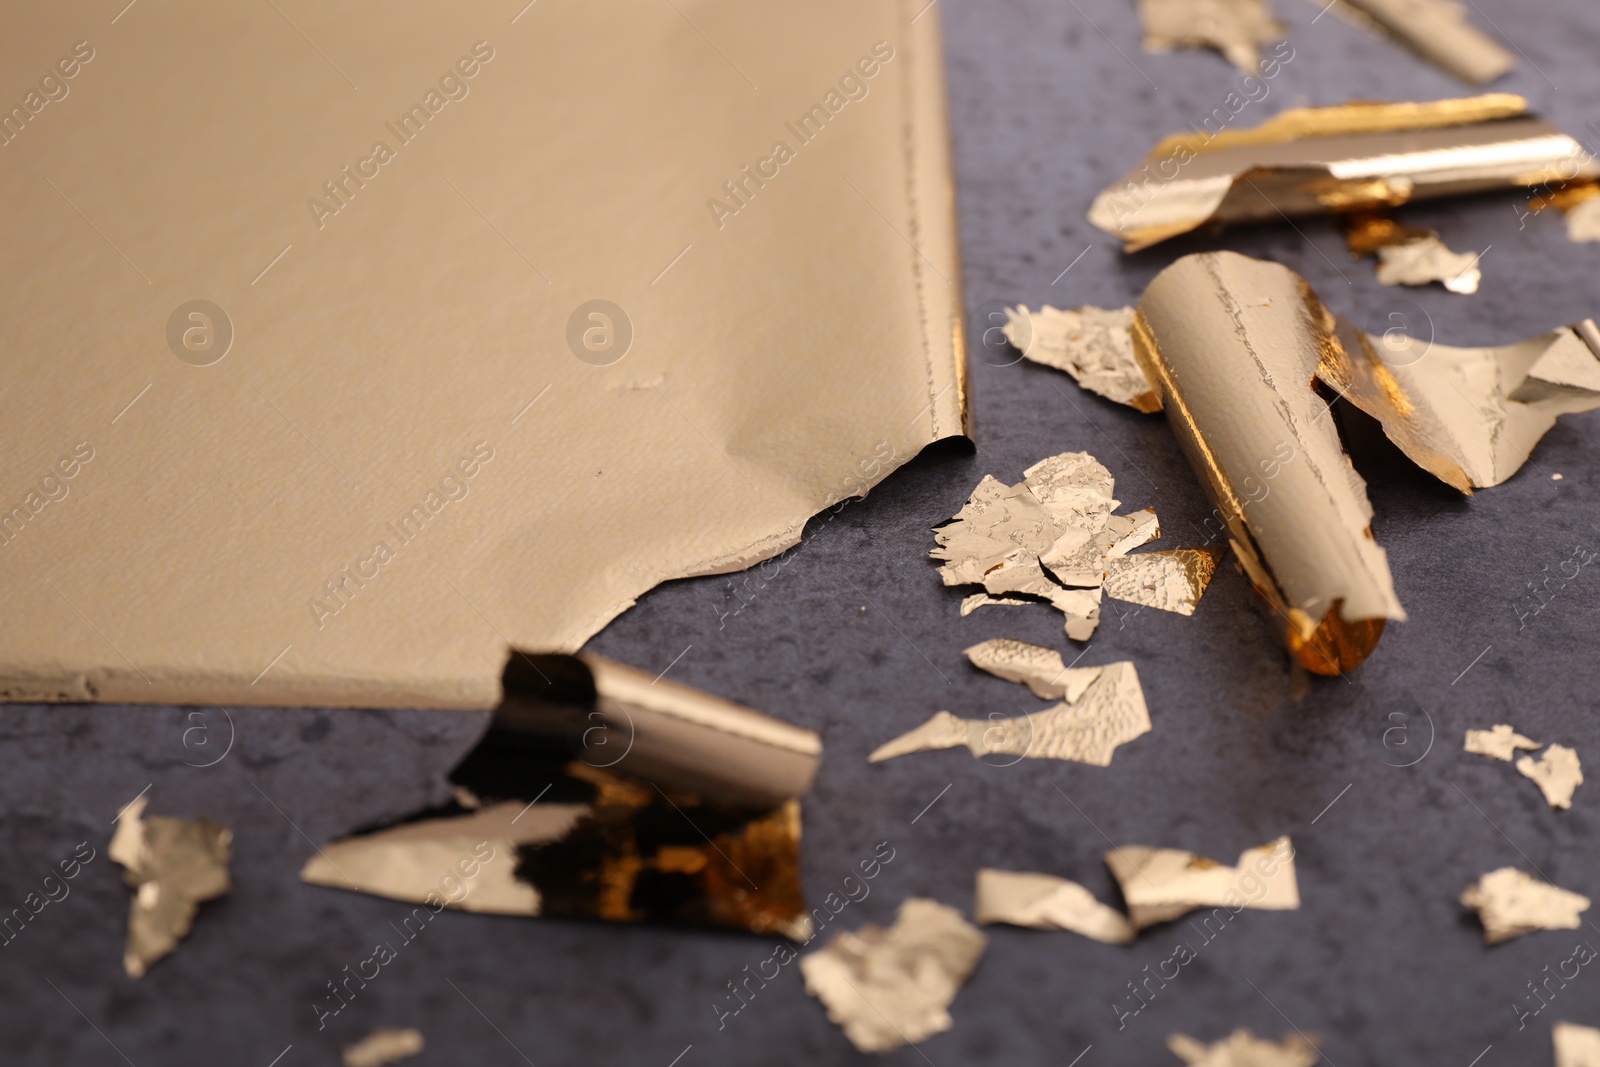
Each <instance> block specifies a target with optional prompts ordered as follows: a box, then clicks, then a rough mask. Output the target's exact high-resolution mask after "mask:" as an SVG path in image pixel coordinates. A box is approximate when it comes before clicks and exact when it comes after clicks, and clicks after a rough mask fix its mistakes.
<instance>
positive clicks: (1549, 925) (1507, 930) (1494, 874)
mask: <svg viewBox="0 0 1600 1067" xmlns="http://www.w3.org/2000/svg"><path fill="white" fill-rule="evenodd" d="M1461 903H1462V904H1464V905H1466V906H1467V907H1469V908H1473V909H1475V910H1476V911H1477V912H1478V919H1479V920H1480V921H1481V922H1482V923H1483V940H1484V942H1485V943H1487V944H1490V945H1495V944H1499V943H1500V942H1501V941H1509V940H1511V939H1512V938H1514V937H1521V936H1522V935H1523V934H1531V933H1533V932H1534V931H1535V930H1576V929H1578V928H1579V927H1581V926H1582V925H1583V920H1582V919H1581V918H1580V916H1581V915H1582V914H1583V913H1584V912H1585V911H1587V910H1588V909H1589V898H1588V897H1586V896H1582V895H1581V894H1578V893H1573V892H1570V891H1568V890H1565V889H1561V888H1559V887H1557V886H1553V885H1551V884H1549V883H1548V882H1542V881H1540V880H1539V879H1537V878H1535V877H1533V876H1532V875H1531V874H1524V873H1523V872H1522V871H1519V870H1517V869H1516V868H1515V867H1501V868H1500V869H1499V870H1495V871H1490V872H1489V873H1488V874H1486V875H1484V876H1483V877H1482V878H1479V879H1478V880H1477V881H1476V882H1474V883H1472V884H1471V885H1469V886H1468V887H1467V888H1466V889H1465V890H1463V891H1462V893H1461Z"/></svg>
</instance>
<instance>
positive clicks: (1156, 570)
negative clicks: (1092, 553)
mask: <svg viewBox="0 0 1600 1067" xmlns="http://www.w3.org/2000/svg"><path fill="white" fill-rule="evenodd" d="M1221 559H1222V549H1220V548H1173V549H1161V550H1157V551H1155V552H1141V553H1140V554H1139V555H1137V556H1123V557H1121V558H1119V559H1113V560H1109V561H1108V562H1107V563H1106V577H1105V583H1104V585H1103V588H1104V590H1105V594H1106V596H1109V597H1114V598H1115V599H1117V600H1126V601H1129V602H1131V603H1134V604H1142V605H1144V606H1145V607H1147V608H1159V609H1160V610H1162V611H1172V612H1176V613H1177V614H1179V615H1193V614H1194V609H1195V607H1196V606H1198V604H1199V603H1200V596H1201V594H1203V593H1204V592H1205V591H1206V586H1208V585H1210V584H1211V576H1212V575H1214V574H1216V573H1217V564H1218V563H1219V562H1220V561H1221Z"/></svg>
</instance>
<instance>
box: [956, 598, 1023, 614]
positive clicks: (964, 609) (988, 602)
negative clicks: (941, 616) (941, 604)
mask: <svg viewBox="0 0 1600 1067" xmlns="http://www.w3.org/2000/svg"><path fill="white" fill-rule="evenodd" d="M1032 603H1033V601H1031V600H1023V599H1021V598H1020V597H1009V596H990V595H989V594H988V593H973V594H972V595H971V596H969V597H962V599H961V616H962V618H966V617H967V616H968V615H971V614H972V613H973V612H974V611H977V610H978V609H979V608H985V607H1025V606H1026V605H1028V604H1032Z"/></svg>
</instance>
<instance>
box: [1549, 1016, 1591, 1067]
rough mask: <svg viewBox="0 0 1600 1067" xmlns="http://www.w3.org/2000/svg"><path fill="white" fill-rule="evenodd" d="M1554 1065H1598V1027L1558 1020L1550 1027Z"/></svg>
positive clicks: (1573, 1066)
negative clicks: (1554, 1054) (1553, 1049)
mask: <svg viewBox="0 0 1600 1067" xmlns="http://www.w3.org/2000/svg"><path fill="white" fill-rule="evenodd" d="M1550 1040H1551V1041H1552V1042H1553V1043H1554V1045H1555V1053H1556V1067H1600V1029H1596V1028H1595V1027H1592V1026H1579V1025H1578V1024H1577V1023H1568V1022H1558V1023H1556V1024H1555V1026H1553V1027H1551V1029H1550Z"/></svg>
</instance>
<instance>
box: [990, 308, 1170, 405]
mask: <svg viewBox="0 0 1600 1067" xmlns="http://www.w3.org/2000/svg"><path fill="white" fill-rule="evenodd" d="M1132 325H1133V309H1132V308H1130V307H1123V308H1097V307H1080V308H1074V309H1072V310H1070V311H1063V310H1061V309H1060V308H1054V307H1050V306H1048V305H1046V306H1044V307H1041V308H1039V310H1037V311H1030V310H1029V309H1028V308H1026V307H1023V306H1018V307H1014V308H1007V309H1006V325H1005V327H1004V330H1003V332H1004V333H1005V337H1006V340H1007V341H1009V342H1011V345H1012V347H1014V348H1015V349H1017V351H1019V352H1021V353H1022V354H1023V356H1024V357H1025V358H1027V359H1029V360H1032V361H1033V362H1034V363H1042V364H1044V365H1045V366H1047V367H1055V368H1056V369H1057V370H1064V371H1066V372H1067V373H1068V374H1070V375H1072V377H1073V379H1074V380H1075V381H1076V382H1077V383H1078V384H1079V385H1080V386H1082V387H1083V388H1085V389H1087V390H1089V391H1090V392H1092V393H1099V394H1100V395H1101V396H1103V397H1106V398H1107V399H1110V400H1115V401H1116V402H1117V403H1119V404H1127V405H1128V406H1129V407H1132V408H1136V409H1137V410H1139V411H1146V412H1149V411H1159V410H1160V408H1161V400H1160V398H1159V397H1157V396H1156V394H1155V392H1154V391H1153V390H1152V389H1151V388H1150V383H1149V382H1148V381H1146V380H1145V377H1144V372H1143V371H1141V370H1140V369H1139V363H1138V360H1136V359H1135V358H1134V355H1133V346H1132V344H1131V343H1130V342H1129V339H1128V337H1129V335H1128V330H1129V328H1130V327H1131V326H1132Z"/></svg>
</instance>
